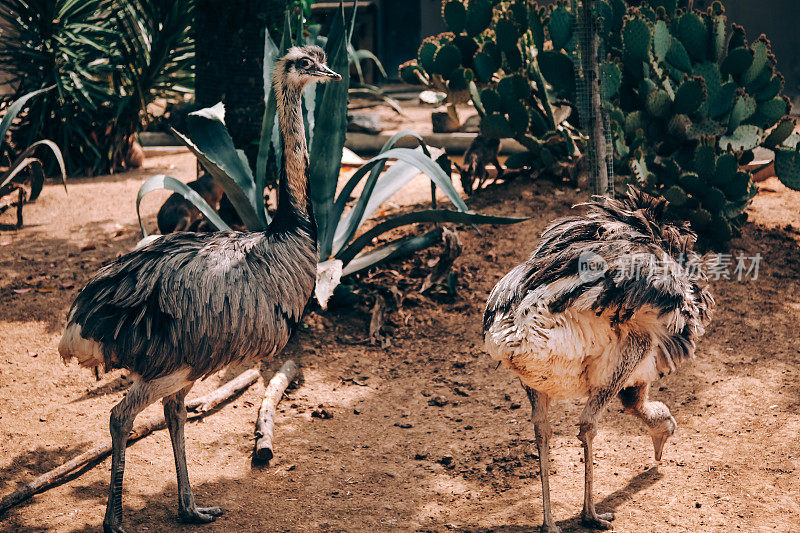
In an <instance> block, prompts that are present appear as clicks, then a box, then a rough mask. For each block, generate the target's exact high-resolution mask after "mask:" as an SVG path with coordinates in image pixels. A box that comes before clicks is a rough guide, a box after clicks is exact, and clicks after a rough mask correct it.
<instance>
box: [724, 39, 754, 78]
mask: <svg viewBox="0 0 800 533" xmlns="http://www.w3.org/2000/svg"><path fill="white" fill-rule="evenodd" d="M752 64H753V51H752V50H751V49H749V48H746V47H744V46H740V47H739V48H734V49H732V50H730V51H729V52H728V55H727V57H725V59H724V60H723V61H722V64H721V65H720V70H721V71H722V73H723V74H731V75H734V76H736V75H739V74H741V73H742V72H744V71H746V70H747V69H749V68H750V65H752Z"/></svg>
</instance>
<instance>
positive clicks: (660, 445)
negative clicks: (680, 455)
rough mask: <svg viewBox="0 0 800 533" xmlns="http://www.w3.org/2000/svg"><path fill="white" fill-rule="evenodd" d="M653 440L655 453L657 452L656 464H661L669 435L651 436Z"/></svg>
mask: <svg viewBox="0 0 800 533" xmlns="http://www.w3.org/2000/svg"><path fill="white" fill-rule="evenodd" d="M651 437H652V439H653V451H654V452H655V453H654V455H655V459H656V463H660V462H661V452H663V451H664V444H666V442H667V439H668V438H669V435H665V434H655V435H651Z"/></svg>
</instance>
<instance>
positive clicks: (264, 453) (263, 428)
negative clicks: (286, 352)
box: [255, 359, 297, 463]
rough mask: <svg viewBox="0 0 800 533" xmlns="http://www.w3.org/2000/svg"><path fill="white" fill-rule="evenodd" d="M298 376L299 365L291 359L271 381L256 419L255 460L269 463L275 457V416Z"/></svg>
mask: <svg viewBox="0 0 800 533" xmlns="http://www.w3.org/2000/svg"><path fill="white" fill-rule="evenodd" d="M295 376H297V365H296V364H295V362H294V361H292V360H291V359H289V360H288V361H286V362H285V363H283V366H282V367H281V369H280V370H278V372H277V373H276V374H275V375H274V376H273V377H272V379H271V380H269V385H268V386H267V390H266V391H265V392H264V401H262V402H261V407H260V408H259V409H258V418H256V451H255V459H256V460H257V461H259V462H263V463H268V462H269V461H270V459H272V458H273V457H274V455H275V454H274V452H273V449H272V443H273V431H274V429H275V416H276V414H277V413H276V411H277V407H278V403H279V402H280V401H281V398H282V397H283V393H284V391H286V387H288V386H289V383H291V382H292V381H293V380H294V378H295Z"/></svg>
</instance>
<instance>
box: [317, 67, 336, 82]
mask: <svg viewBox="0 0 800 533" xmlns="http://www.w3.org/2000/svg"><path fill="white" fill-rule="evenodd" d="M314 75H315V76H319V77H320V78H328V79H330V80H333V81H340V80H341V79H342V77H341V76H340V75H339V74H338V73H336V72H334V71H333V70H331V69H330V68H328V66H327V65H320V66H319V67H317V70H316V71H315V72H314Z"/></svg>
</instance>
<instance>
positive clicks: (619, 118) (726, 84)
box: [597, 1, 794, 244]
mask: <svg viewBox="0 0 800 533" xmlns="http://www.w3.org/2000/svg"><path fill="white" fill-rule="evenodd" d="M651 4H656V3H655V2H652V3H650V4H648V3H644V4H642V5H641V6H640V7H638V8H628V9H627V11H626V12H625V15H624V17H621V16H620V15H621V13H620V12H619V11H620V5H619V3H616V4H615V3H614V2H611V3H606V2H602V1H601V2H599V3H598V4H597V9H598V13H599V14H600V16H601V18H602V23H601V24H600V27H601V37H602V39H603V43H604V45H605V48H606V50H607V52H608V57H609V60H608V61H607V62H605V63H603V64H602V66H601V68H600V85H601V87H602V88H603V89H604V90H603V91H602V96H603V98H604V104H605V106H606V109H607V111H608V112H609V116H610V119H611V129H612V134H613V139H614V148H615V152H616V156H617V164H616V165H615V167H616V168H617V169H624V168H626V167H628V166H630V167H631V168H632V170H633V179H634V181H635V183H636V184H637V185H638V186H640V187H642V188H644V189H645V190H647V191H648V192H650V193H653V194H660V195H663V196H664V197H665V198H667V199H668V200H670V201H671V202H672V203H673V204H674V205H675V206H676V207H677V208H678V209H679V210H680V211H681V212H682V213H683V215H684V216H685V218H686V219H687V220H689V221H690V222H691V224H692V226H693V227H694V229H695V230H696V231H697V232H698V233H699V234H700V235H701V237H703V238H705V239H706V240H708V241H710V242H711V243H715V244H724V243H725V242H726V241H728V240H729V239H730V238H731V237H732V236H734V235H736V234H737V233H738V230H739V228H740V227H741V225H742V223H744V221H745V220H746V219H747V214H746V212H745V209H746V208H747V206H748V205H749V203H750V200H751V199H752V197H753V196H754V195H755V194H756V192H757V189H756V187H755V186H754V185H753V183H752V180H751V176H750V174H749V173H748V172H745V171H741V170H739V166H740V165H743V164H746V163H748V162H750V161H752V160H753V149H754V148H756V147H759V146H761V147H766V148H770V149H774V148H776V147H778V146H779V145H781V143H783V142H785V141H786V140H787V138H788V137H789V135H790V134H791V132H792V129H793V127H794V123H793V122H792V120H791V119H790V118H789V117H788V116H787V114H788V112H789V101H788V99H787V98H786V97H785V96H782V95H781V94H780V93H781V90H782V88H783V77H782V76H781V75H780V74H779V73H778V72H777V71H776V68H775V67H776V65H775V59H774V57H773V56H772V54H771V52H770V44H769V41H768V40H767V39H766V38H765V37H763V36H762V37H760V38H759V39H757V40H755V41H754V42H752V43H749V44H748V42H747V40H746V38H745V32H744V29H743V28H742V27H741V26H737V25H735V24H734V25H733V27H732V30H731V31H730V32H728V31H727V29H726V28H727V20H726V16H725V11H724V9H723V7H722V5H721V4H720V3H719V2H714V4H713V5H712V6H711V7H710V8H709V9H708V10H707V11H706V12H699V11H693V12H684V11H683V10H680V9H675V7H674V3H672V5H670V6H664V5H657V6H656V7H652V5H651ZM770 130H772V132H771V133H769V134H768V133H767V132H768V131H770Z"/></svg>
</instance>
